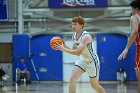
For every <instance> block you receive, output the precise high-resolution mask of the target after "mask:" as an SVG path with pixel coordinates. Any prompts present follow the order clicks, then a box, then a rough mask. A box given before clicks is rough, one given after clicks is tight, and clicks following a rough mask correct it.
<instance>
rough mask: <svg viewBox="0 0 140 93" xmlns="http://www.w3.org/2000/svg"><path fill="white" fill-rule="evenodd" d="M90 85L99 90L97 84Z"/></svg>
mask: <svg viewBox="0 0 140 93" xmlns="http://www.w3.org/2000/svg"><path fill="white" fill-rule="evenodd" d="M91 86H92V88H93V89H95V90H99V88H100V87H99V85H98V84H92V85H91Z"/></svg>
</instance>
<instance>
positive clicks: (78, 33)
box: [76, 29, 84, 35]
mask: <svg viewBox="0 0 140 93" xmlns="http://www.w3.org/2000/svg"><path fill="white" fill-rule="evenodd" d="M83 31H84V30H83V29H81V30H79V31H77V32H76V34H77V35H81V33H83Z"/></svg>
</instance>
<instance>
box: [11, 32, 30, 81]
mask: <svg viewBox="0 0 140 93" xmlns="http://www.w3.org/2000/svg"><path fill="white" fill-rule="evenodd" d="M12 41H13V44H12V62H13V63H12V64H13V80H15V76H16V74H15V72H16V68H17V63H18V62H19V61H20V57H24V58H25V62H26V63H27V64H28V63H29V62H30V61H29V37H28V35H25V34H21V35H19V34H15V35H13V40H12Z"/></svg>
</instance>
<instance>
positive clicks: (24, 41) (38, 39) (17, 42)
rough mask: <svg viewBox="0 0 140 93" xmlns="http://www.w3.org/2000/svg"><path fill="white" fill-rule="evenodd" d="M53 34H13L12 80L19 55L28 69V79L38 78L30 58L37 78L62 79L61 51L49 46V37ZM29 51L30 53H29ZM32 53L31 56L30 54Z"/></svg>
mask: <svg viewBox="0 0 140 93" xmlns="http://www.w3.org/2000/svg"><path fill="white" fill-rule="evenodd" d="M53 36H56V34H55V35H38V36H34V37H32V38H29V37H28V35H24V34H23V35H14V36H13V61H12V62H13V73H14V74H13V80H15V69H16V67H17V62H18V61H19V57H21V56H22V57H24V58H25V61H26V62H27V65H28V70H29V71H30V73H31V74H30V79H31V80H38V79H37V77H36V73H35V71H34V68H33V65H32V62H31V60H33V63H34V65H35V68H36V70H37V73H38V75H39V80H41V81H42V80H52V81H62V80H63V78H62V76H63V75H62V74H63V73H62V72H63V71H62V67H63V66H62V52H61V51H58V50H57V51H56V50H53V49H52V48H51V47H50V39H51V38H52V37H53ZM57 36H60V37H62V35H57ZM29 53H30V55H29ZM31 55H32V56H31ZM30 58H31V60H30Z"/></svg>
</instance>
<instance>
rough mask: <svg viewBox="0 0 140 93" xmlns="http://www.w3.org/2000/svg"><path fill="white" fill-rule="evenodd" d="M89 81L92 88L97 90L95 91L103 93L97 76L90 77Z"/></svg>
mask: <svg viewBox="0 0 140 93" xmlns="http://www.w3.org/2000/svg"><path fill="white" fill-rule="evenodd" d="M90 83H91V86H92V88H93V89H94V90H95V91H96V92H97V93H105V91H104V89H103V87H102V86H101V85H100V84H99V82H98V80H97V78H90Z"/></svg>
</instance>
